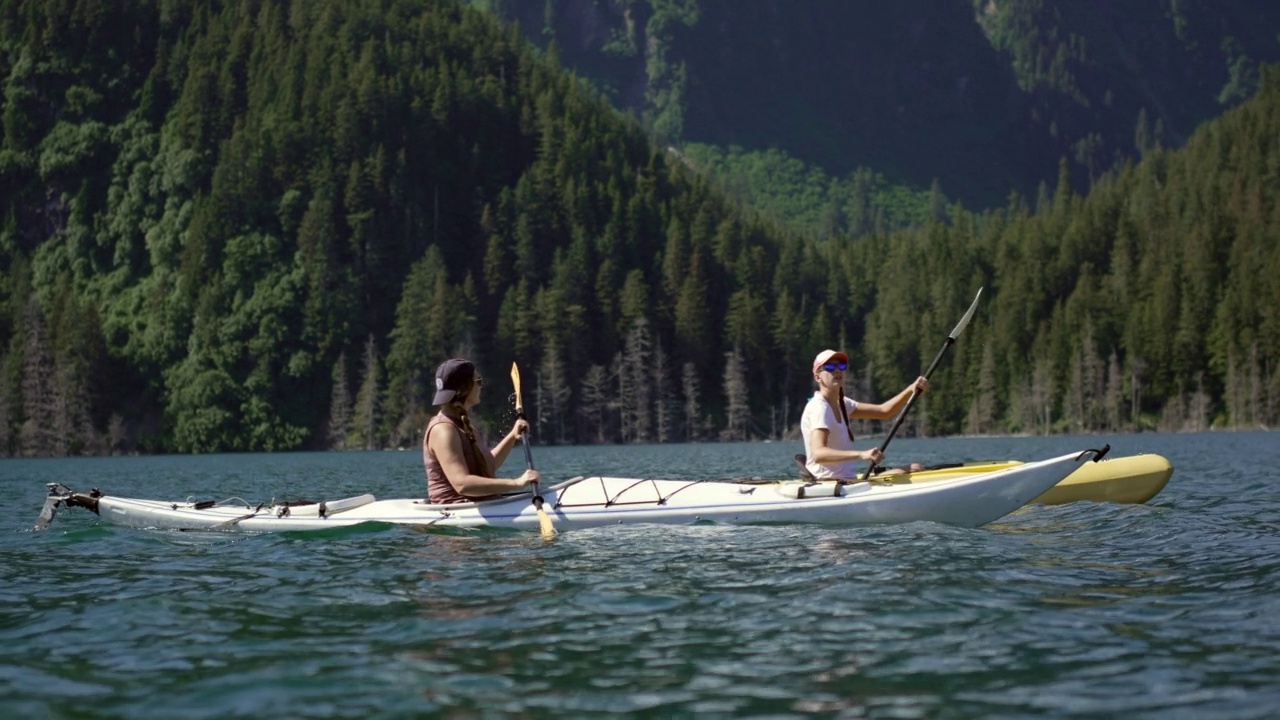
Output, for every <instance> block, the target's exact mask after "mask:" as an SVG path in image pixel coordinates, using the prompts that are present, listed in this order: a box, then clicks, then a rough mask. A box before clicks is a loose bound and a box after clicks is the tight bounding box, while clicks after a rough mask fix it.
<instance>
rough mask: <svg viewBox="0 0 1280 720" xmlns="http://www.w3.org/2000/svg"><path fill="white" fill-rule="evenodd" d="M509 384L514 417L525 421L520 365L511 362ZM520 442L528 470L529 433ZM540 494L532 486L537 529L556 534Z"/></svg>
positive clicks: (530, 458)
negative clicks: (512, 387) (513, 398)
mask: <svg viewBox="0 0 1280 720" xmlns="http://www.w3.org/2000/svg"><path fill="white" fill-rule="evenodd" d="M511 384H512V385H514V386H515V388H516V418H517V419H519V420H525V421H527V420H528V418H526V417H525V416H524V402H523V401H521V399H520V366H519V365H517V364H515V363H514V362H513V363H511ZM520 442H521V443H523V444H524V466H525V468H526V469H528V470H532V469H533V453H532V452H530V451H529V433H527V432H523V433H520ZM542 503H543V500H542V496H541V495H539V494H538V486H537V485H534V486H533V507H534V509H535V510H537V511H538V529H539V530H540V531H541V532H542V537H544V538H549V537H552V536H553V535H555V534H556V526H555V525H553V524H552V523H551V516H550V515H548V514H547V511H546V510H544V509H542Z"/></svg>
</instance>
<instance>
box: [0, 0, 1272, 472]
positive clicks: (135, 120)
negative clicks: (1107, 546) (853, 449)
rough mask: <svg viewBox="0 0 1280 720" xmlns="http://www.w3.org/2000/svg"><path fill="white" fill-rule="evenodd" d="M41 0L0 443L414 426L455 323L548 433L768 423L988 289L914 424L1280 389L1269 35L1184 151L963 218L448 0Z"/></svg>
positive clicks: (582, 436) (8, 184)
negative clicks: (632, 88) (694, 113)
mask: <svg viewBox="0 0 1280 720" xmlns="http://www.w3.org/2000/svg"><path fill="white" fill-rule="evenodd" d="M54 5H57V7H56V8H55V10H57V11H56V12H55V11H54V10H48V9H46V8H47V7H48V6H47V5H46V4H44V3H39V2H34V0H29V1H26V2H24V1H22V0H15V2H12V3H7V4H5V5H3V7H0V48H2V50H3V52H0V70H3V72H4V73H5V76H4V77H3V78H0V86H2V87H3V89H4V106H3V108H0V114H2V115H3V118H4V132H5V135H4V141H3V144H2V145H0V184H3V187H4V188H5V190H6V192H5V194H4V195H3V197H0V217H3V218H4V222H3V225H2V226H0V270H2V271H3V285H0V366H2V367H3V372H4V376H3V378H0V388H2V389H3V390H4V393H5V394H4V396H3V397H2V398H0V452H19V451H21V452H31V453H49V452H53V453H89V452H106V451H108V450H110V449H115V450H131V449H140V450H144V451H181V452H216V451H226V450H279V449H289V448H302V447H329V446H339V447H366V448H376V447H388V446H405V445H409V444H413V443H416V442H417V438H419V437H420V433H421V429H422V426H423V424H424V423H425V421H426V418H427V416H428V415H429V413H430V412H431V408H430V407H429V400H430V394H431V392H432V377H433V371H434V368H435V367H436V365H437V364H438V363H439V362H440V361H441V360H443V359H445V358H447V357H450V356H458V355H461V356H466V357H471V358H473V359H475V361H476V362H477V363H478V365H479V366H480V369H481V373H482V374H483V375H485V376H487V377H488V378H491V380H490V381H491V382H493V383H495V384H500V383H501V382H502V380H501V379H502V378H503V377H504V376H505V371H506V369H507V368H508V367H509V366H510V362H511V361H512V360H513V359H516V360H518V361H519V362H520V364H521V366H522V367H524V368H527V369H528V370H527V371H526V372H528V373H529V374H530V375H531V377H530V378H529V379H528V381H527V382H528V387H529V388H530V391H529V392H528V393H527V401H528V403H529V404H530V405H531V407H530V412H531V416H533V417H539V418H540V423H543V424H545V423H551V424H548V425H546V426H547V427H554V428H555V430H554V436H555V438H556V439H558V440H563V441H566V442H573V441H596V440H598V441H612V440H618V439H623V440H628V441H640V440H644V439H651V438H653V437H665V438H696V437H707V436H714V435H716V434H719V432H720V431H722V430H726V429H727V430H728V431H729V435H730V436H733V437H753V436H759V435H760V434H763V433H766V432H768V433H781V432H783V431H785V428H786V427H788V426H790V425H791V424H793V423H794V420H795V418H794V417H793V416H794V414H795V412H794V410H795V409H796V408H798V407H799V404H800V402H801V401H802V399H803V396H804V395H805V394H806V393H807V391H808V389H809V372H808V359H809V358H811V357H812V356H813V354H814V353H816V352H817V351H818V350H819V349H821V348H823V347H828V346H839V347H843V348H846V349H848V350H849V351H850V352H851V355H852V357H853V358H854V362H855V369H856V371H857V373H858V374H859V377H858V387H859V392H860V393H866V394H870V395H874V396H883V395H885V394H888V393H892V392H896V391H897V390H899V389H900V388H901V387H902V386H904V385H905V384H906V383H907V382H908V381H910V380H911V379H912V378H913V377H914V376H915V375H916V374H917V373H918V372H919V371H920V369H921V367H922V365H923V364H924V363H925V362H927V361H928V358H929V356H931V354H932V353H933V352H934V351H935V350H936V347H937V344H938V342H940V341H941V339H942V338H944V337H945V336H946V333H947V332H948V331H949V330H950V329H951V327H952V326H953V324H954V322H955V320H956V317H957V315H958V313H959V312H961V311H962V310H963V308H964V307H966V306H967V304H968V302H969V299H970V298H972V296H973V293H974V292H975V291H976V290H977V288H978V287H979V286H983V287H986V288H987V293H986V295H985V297H986V298H987V300H986V301H985V302H984V304H983V306H982V311H981V312H980V314H979V315H978V317H977V318H976V319H975V321H974V323H973V325H972V327H971V329H970V330H969V331H968V333H967V334H966V336H965V338H964V339H963V341H962V342H961V343H960V344H959V345H958V346H957V348H956V350H955V352H954V355H953V357H952V358H951V359H950V360H949V361H948V363H946V364H945V365H944V366H943V367H942V368H940V369H939V371H938V372H937V374H936V375H935V377H934V382H933V390H932V391H931V392H930V393H929V395H928V396H926V398H925V399H924V400H923V401H922V403H921V408H920V410H921V413H920V415H919V419H918V420H914V421H913V423H912V427H910V428H909V429H910V430H914V431H916V432H919V433H947V432H959V431H963V430H965V429H966V428H967V429H970V430H973V431H988V432H1001V431H1044V430H1046V429H1052V428H1058V429H1063V430H1072V431H1081V430H1085V431H1088V430H1123V429H1135V428H1138V429H1140V428H1145V427H1151V426H1153V425H1154V426H1160V427H1167V426H1176V427H1178V428H1181V427H1197V426H1203V425H1205V424H1207V423H1209V422H1217V423H1221V424H1228V425H1242V424H1264V423H1265V424H1271V423H1274V422H1275V421H1276V420H1277V415H1278V414H1280V375H1278V374H1277V373H1276V371H1275V368H1276V367H1280V362H1278V361H1280V341H1278V340H1277V338H1280V316H1277V315H1276V313H1275V312H1274V311H1273V308H1276V307H1280V281H1277V279H1276V278H1280V256H1278V255H1277V251H1276V248H1277V247H1280V243H1277V242H1276V241H1275V240H1276V237H1277V227H1278V226H1280V216H1278V215H1277V213H1276V211H1275V208H1276V207H1278V206H1280V203H1278V202H1277V199H1278V198H1277V197H1276V195H1277V186H1276V182H1275V167H1276V163H1277V160H1276V158H1277V157H1280V147H1277V140H1276V138H1280V127H1277V125H1276V122H1277V121H1276V118H1277V117H1280V112H1278V111H1277V108H1280V83H1277V81H1276V74H1275V73H1274V72H1273V71H1270V70H1267V69H1265V68H1264V69H1263V71H1261V72H1260V73H1259V75H1258V79H1257V82H1258V86H1259V90H1258V92H1257V94H1256V97H1254V98H1252V99H1251V100H1249V101H1248V102H1245V103H1244V104H1242V105H1241V106H1240V107H1239V108H1236V109H1234V110H1232V111H1230V112H1229V113H1228V114H1227V115H1225V116H1224V117H1223V118H1221V119H1220V120H1218V121H1215V122H1213V123H1210V124H1208V125H1206V126H1205V127H1204V128H1203V129H1202V130H1201V132H1200V133H1198V134H1197V136H1196V137H1195V138H1194V139H1193V140H1192V141H1191V142H1190V143H1189V144H1188V145H1187V147H1186V148H1185V149H1183V150H1179V151H1172V150H1168V149H1165V147H1164V146H1163V145H1161V144H1160V143H1159V142H1158V141H1151V142H1146V141H1144V142H1143V143H1142V145H1143V146H1144V149H1145V152H1146V157H1145V159H1144V160H1143V161H1142V162H1141V163H1139V164H1129V165H1124V166H1122V167H1121V168H1119V169H1118V170H1116V171H1114V172H1112V173H1108V174H1100V175H1099V176H1098V177H1097V178H1096V182H1095V184H1094V187H1093V189H1092V191H1091V192H1090V193H1089V194H1088V195H1087V196H1081V195H1079V194H1077V193H1076V191H1075V190H1074V189H1073V186H1072V178H1073V175H1075V174H1077V173H1078V168H1077V167H1076V166H1074V165H1071V164H1070V163H1068V162H1063V163H1062V165H1061V167H1060V172H1059V179H1058V181H1057V183H1056V184H1055V185H1054V186H1053V187H1052V188H1049V187H1048V186H1046V187H1045V190H1044V192H1043V193H1042V195H1041V198H1040V199H1039V201H1038V203H1037V207H1036V208H1035V210H1034V211H1032V210H1031V209H1029V208H1028V204H1027V203H1026V202H1024V201H1023V200H1022V199H1021V198H1020V197H1019V196H1017V195H1016V194H1015V195H1014V196H1012V197H1011V198H1010V201H1009V202H1008V204H1007V206H1006V207H1004V208H1000V209H996V210H991V211H986V212H980V213H975V212H972V211H968V210H966V209H964V208H963V207H962V206H960V205H958V204H952V203H949V202H948V201H947V199H946V197H945V196H944V195H943V192H942V189H941V187H940V186H939V185H935V186H934V188H933V189H932V190H931V191H930V192H927V193H926V192H919V191H913V190H909V189H907V188H905V187H904V186H900V185H891V184H890V183H889V182H888V181H886V180H885V179H884V177H883V176H881V175H878V174H876V173H875V172H873V171H871V170H869V169H865V168H862V169H858V170H856V171H854V172H852V173H851V174H850V175H848V176H846V177H832V176H830V175H827V174H824V173H820V172H817V171H813V170H811V169H809V168H807V167H806V166H804V165H802V164H801V163H800V162H799V161H798V160H796V159H795V158H792V157H790V156H788V155H786V154H783V153H781V152H767V153H752V152H746V151H739V150H736V149H735V150H730V151H728V152H721V151H718V150H715V149H714V148H710V147H700V146H695V147H694V148H692V149H691V151H690V153H689V154H688V155H687V156H685V155H681V154H680V153H678V152H673V151H671V150H669V149H664V148H660V147H658V146H656V145H654V144H653V143H652V142H651V141H650V138H649V136H648V134H647V133H646V131H645V130H644V129H642V128H641V126H640V125H639V124H637V123H635V122H634V121H632V120H630V119H628V118H626V117H624V116H623V115H621V114H620V113H618V112H616V111H614V110H612V109H611V108H610V107H609V106H608V104H607V103H606V102H605V101H604V99H603V98H602V97H601V96H600V95H598V94H596V93H595V92H593V91H591V90H590V89H589V88H587V87H585V86H584V85H583V83H582V82H580V80H579V79H577V78H575V77H574V76H572V75H570V74H568V73H565V72H564V71H563V70H562V69H561V68H559V66H558V65H557V60H556V58H555V56H554V53H553V54H549V55H543V54H540V53H538V52H535V51H534V50H533V49H531V48H530V47H528V46H526V45H524V44H523V43H522V42H521V41H520V39H519V38H518V36H517V35H516V33H515V31H513V30H511V29H509V28H504V27H502V26H500V25H499V24H498V23H497V22H496V21H495V20H494V19H493V18H492V17H490V16H488V15H485V14H483V13H480V12H478V11H474V10H471V9H469V8H467V7H465V6H463V5H460V4H459V3H458V2H456V1H454V0H390V1H389V2H386V3H382V4H381V5H380V6H378V7H371V6H369V5H368V4H367V3H360V2H355V1H354V0H325V1H324V2H317V3H285V2H282V1H281V0H262V1H261V2H251V3H250V2H245V3H225V4H223V3H212V2H201V1H198V0H191V1H190V2H184V3H175V4H166V5H164V7H163V8H156V7H153V6H149V5H146V4H142V5H137V6H129V7H117V8H111V9H109V10H103V11H102V12H94V11H93V8H94V7H97V6H96V5H94V4H92V3H70V4H67V3H61V4H57V3H55V4H54ZM653 7H655V8H656V7H658V5H654V6H653ZM662 7H663V8H665V9H666V10H667V11H669V12H670V15H669V16H664V19H659V20H654V18H656V17H657V15H655V16H653V17H650V18H649V22H651V23H653V22H657V23H658V24H659V25H661V24H662V23H666V25H665V28H666V30H664V32H665V31H667V30H670V31H672V32H676V31H680V32H683V30H681V28H684V29H688V28H689V27H691V25H690V22H691V20H690V15H689V13H690V12H693V11H698V10H700V9H702V6H701V5H698V4H694V3H674V4H669V5H662ZM17 18H22V19H23V22H22V23H18V22H17V21H16V19H17ZM68 18H70V20H68ZM668 69H670V68H668ZM1130 129H1132V126H1130ZM726 358H730V359H731V360H732V364H733V366H734V367H733V382H732V383H727V382H726V373H725V369H726V365H727V363H728V361H727V360H726ZM543 372H545V373H547V377H546V378H545V379H544V378H541V377H540V373H543ZM544 380H545V383H544V384H543V385H541V387H544V388H545V394H544V395H543V398H544V400H539V399H538V396H537V393H535V392H534V391H533V390H532V389H533V388H537V387H540V385H539V383H540V382H542V381H544ZM742 382H746V383H748V385H749V392H748V391H747V389H745V388H744V386H743V385H742ZM677 387H679V388H680V390H679V391H676V390H675V388H677ZM979 393H980V394H981V396H982V397H981V398H978V397H976V395H977V394H979ZM503 395H504V393H502V392H498V393H491V394H490V395H489V396H488V397H489V398H490V402H488V403H486V404H485V405H482V406H481V414H482V416H481V417H479V418H478V420H480V421H481V424H482V425H484V424H486V422H485V421H487V424H488V425H489V426H490V427H492V426H493V425H494V424H498V423H503V422H507V421H508V420H507V418H508V417H509V416H508V415H507V412H508V411H507V409H506V408H504V407H503V406H502V403H501V402H498V401H495V400H493V398H495V396H496V397H497V398H501V397H502V396H503ZM874 399H878V398H874ZM539 402H546V403H547V404H548V405H547V408H548V411H550V410H549V409H550V408H554V414H555V415H556V416H557V417H556V418H555V420H554V422H552V421H550V420H546V419H543V416H539V415H538V414H537V413H538V412H539V408H538V407H537V403H539ZM659 403H662V405H661V408H660V407H659ZM672 408H679V411H678V412H677V411H673V410H672ZM486 413H487V414H488V417H484V416H483V415H484V414H486ZM113 415H114V416H118V418H119V421H118V422H116V423H112V422H111V418H112V416H113ZM779 417H781V418H783V420H782V421H781V422H779V421H778V420H777V418H779ZM709 418H710V419H711V422H714V423H715V425H714V427H709V426H708V425H707V422H708V419H709ZM121 425H122V427H123V432H122V433H120V432H117V430H118V429H119V428H120V426H121ZM58 428H62V429H66V432H60V431H59V430H58ZM113 428H114V429H113ZM108 436H110V437H108ZM59 443H61V444H59Z"/></svg>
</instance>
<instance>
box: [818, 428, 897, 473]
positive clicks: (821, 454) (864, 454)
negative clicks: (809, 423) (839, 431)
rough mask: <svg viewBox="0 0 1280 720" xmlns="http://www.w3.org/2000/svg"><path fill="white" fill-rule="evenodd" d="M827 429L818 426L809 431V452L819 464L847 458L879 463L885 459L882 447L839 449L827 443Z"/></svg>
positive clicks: (833, 462) (828, 463) (830, 463)
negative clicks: (881, 450) (864, 449)
mask: <svg viewBox="0 0 1280 720" xmlns="http://www.w3.org/2000/svg"><path fill="white" fill-rule="evenodd" d="M827 435H828V434H827V429H826V428H816V429H814V431H813V432H811V433H809V453H810V457H809V459H810V460H813V461H814V462H816V463H818V464H819V465H834V464H835V463H842V462H845V461H847V460H872V459H874V460H875V461H876V462H877V463H878V462H880V461H881V460H883V459H884V453H881V452H880V448H872V449H870V450H866V451H863V450H837V449H835V448H833V447H829V446H828V445H827Z"/></svg>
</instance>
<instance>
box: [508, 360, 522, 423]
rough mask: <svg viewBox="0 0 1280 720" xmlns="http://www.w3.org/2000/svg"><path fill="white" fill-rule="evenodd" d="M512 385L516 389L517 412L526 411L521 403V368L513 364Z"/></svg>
mask: <svg viewBox="0 0 1280 720" xmlns="http://www.w3.org/2000/svg"><path fill="white" fill-rule="evenodd" d="M511 384H512V385H513V386H515V389H516V412H517V413H519V412H521V411H522V410H524V403H523V402H521V401H520V366H519V365H517V364H515V363H514V362H513V363H511Z"/></svg>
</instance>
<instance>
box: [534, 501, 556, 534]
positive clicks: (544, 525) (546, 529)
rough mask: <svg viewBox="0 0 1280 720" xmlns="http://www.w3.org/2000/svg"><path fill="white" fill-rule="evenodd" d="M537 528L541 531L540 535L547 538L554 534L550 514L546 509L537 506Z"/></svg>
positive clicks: (554, 529)
mask: <svg viewBox="0 0 1280 720" xmlns="http://www.w3.org/2000/svg"><path fill="white" fill-rule="evenodd" d="M538 530H539V532H541V533H542V537H544V538H549V537H554V536H555V535H556V526H555V525H553V524H552V523H551V516H550V515H548V514H547V511H546V510H543V509H542V508H541V507H539V508H538Z"/></svg>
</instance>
